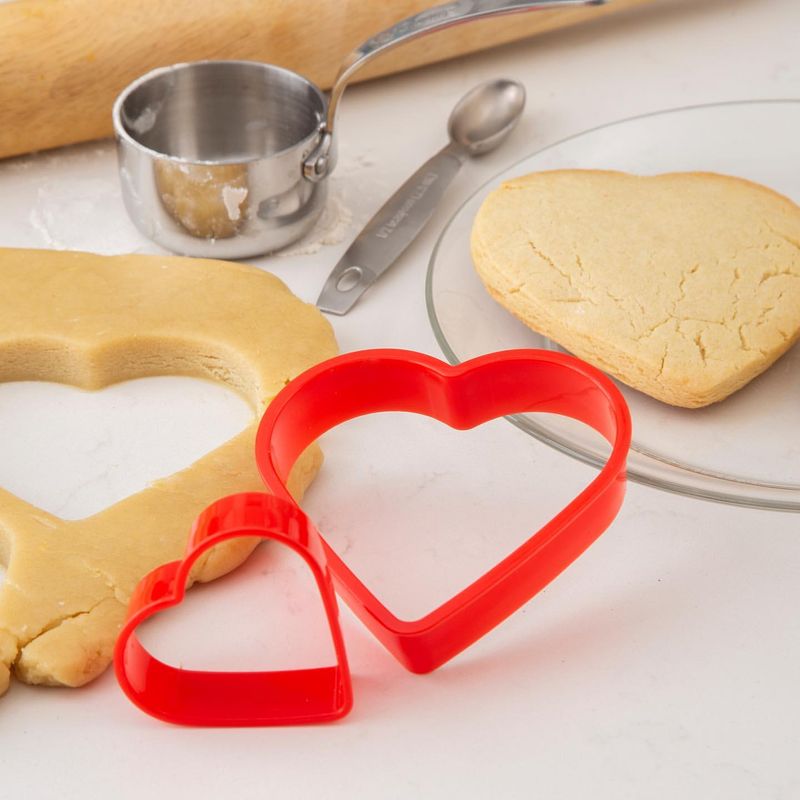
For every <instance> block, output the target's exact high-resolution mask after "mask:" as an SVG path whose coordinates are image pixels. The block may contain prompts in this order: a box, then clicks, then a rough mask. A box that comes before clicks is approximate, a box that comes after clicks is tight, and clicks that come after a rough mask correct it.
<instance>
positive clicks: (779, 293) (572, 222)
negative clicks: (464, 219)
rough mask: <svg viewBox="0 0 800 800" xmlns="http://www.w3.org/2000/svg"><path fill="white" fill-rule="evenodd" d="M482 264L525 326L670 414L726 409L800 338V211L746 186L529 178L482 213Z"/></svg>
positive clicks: (721, 181)
mask: <svg viewBox="0 0 800 800" xmlns="http://www.w3.org/2000/svg"><path fill="white" fill-rule="evenodd" d="M472 255H473V260H474V262H475V267H476V269H477V271H478V274H479V276H480V278H481V280H482V281H483V282H484V284H485V285H486V288H487V289H488V290H489V292H490V293H491V295H492V296H493V297H494V298H495V299H496V300H497V301H498V302H499V303H501V304H502V305H503V306H504V307H505V308H507V309H508V310H509V311H511V312H512V313H513V314H514V315H516V316H517V317H519V319H521V320H522V321H523V322H524V323H525V324H526V325H528V326H529V327H531V328H533V329H534V330H536V331H538V332H540V333H542V334H544V335H545V336H548V337H549V338H551V339H553V340H554V341H556V342H558V343H559V344H561V345H562V346H563V347H565V348H566V349H567V350H569V351H571V352H572V353H574V354H575V355H577V356H579V357H581V358H583V359H585V360H586V361H588V362H590V363H592V364H594V365H595V366H598V367H600V368H601V369H603V370H605V371H607V372H609V373H610V374H612V375H614V376H615V377H617V378H619V379H620V380H621V381H623V382H625V383H627V384H628V385H629V386H632V387H634V388H635V389H639V390H640V391H643V392H646V393H647V394H649V395H652V396H653V397H655V398H657V399H659V400H663V401H664V402H666V403H671V404H673V405H677V406H686V407H689V408H694V407H698V406H704V405H708V404H709V403H714V402H717V401H719V400H722V399H723V398H725V397H727V396H728V395H729V394H731V393H732V392H735V391H736V390H737V389H739V388H741V387H742V386H744V385H745V384H746V383H747V382H748V381H750V380H752V379H753V378H755V377H756V376H757V375H759V374H760V373H761V372H763V371H764V370H765V369H767V367H769V366H770V364H772V363H773V362H774V361H775V360H776V359H777V358H779V357H780V356H781V355H782V354H783V353H784V352H786V350H788V349H789V348H790V347H791V346H792V345H793V344H794V343H795V342H796V341H797V340H798V338H799V337H800V208H798V206H797V205H795V204H794V203H793V202H792V201H791V200H789V199H787V198H786V197H783V196H781V195H779V194H777V193H776V192H774V191H772V190H770V189H768V188H766V187H764V186H760V185H758V184H755V183H751V182H749V181H746V180H743V179H741V178H733V177H729V176H725V175H717V174H712V173H703V172H693V173H688V172H687V173H670V174H665V175H656V176H652V177H640V176H636V175H629V174H625V173H622V172H604V171H595V170H555V171H552V172H538V173H533V174H531V175H525V176H523V177H520V178H516V179H514V180H511V181H508V182H506V183H504V184H503V185H502V186H500V187H499V188H497V189H495V190H494V191H493V192H492V193H491V194H490V195H489V196H488V197H487V198H486V200H485V201H484V203H483V205H482V206H481V208H480V210H479V211H478V214H477V216H476V218H475V223H474V225H473V229H472Z"/></svg>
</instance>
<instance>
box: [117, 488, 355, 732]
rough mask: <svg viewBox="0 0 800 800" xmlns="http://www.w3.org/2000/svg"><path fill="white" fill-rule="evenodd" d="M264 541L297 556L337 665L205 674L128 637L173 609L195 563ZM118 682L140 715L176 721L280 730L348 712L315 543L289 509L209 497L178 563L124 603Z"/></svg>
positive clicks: (332, 609)
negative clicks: (224, 547)
mask: <svg viewBox="0 0 800 800" xmlns="http://www.w3.org/2000/svg"><path fill="white" fill-rule="evenodd" d="M241 537H258V538H260V539H271V540H273V541H275V542H279V543H281V544H283V545H285V546H287V547H291V548H292V549H293V550H294V551H295V552H297V553H298V554H299V555H300V556H301V557H302V558H303V560H304V561H305V562H306V564H307V565H308V567H309V569H310V570H311V572H312V574H313V576H314V580H315V581H316V585H317V588H318V589H319V592H320V595H321V597H322V603H323V608H324V609H325V615H326V617H327V619H328V625H329V627H330V631H331V636H332V639H333V646H334V651H335V653H336V658H337V663H336V665H334V666H330V667H314V668H311V669H295V670H274V671H257V672H211V671H204V670H187V669H179V668H176V667H172V666H170V665H168V664H165V663H163V662H162V661H159V660H158V659H156V658H154V657H153V656H152V655H150V653H149V652H148V651H147V650H145V648H144V647H143V646H142V644H141V642H140V641H139V639H138V637H137V636H136V628H137V627H138V626H139V625H140V624H141V623H142V622H144V621H145V620H146V619H148V618H150V617H152V616H153V615H154V614H158V613H159V612H162V611H164V610H166V609H168V608H170V607H172V606H175V605H178V604H179V603H180V602H181V601H182V600H183V597H184V594H185V593H186V585H187V582H188V581H190V580H191V578H190V575H191V571H192V568H193V566H194V565H195V563H196V562H197V561H198V559H199V558H201V556H203V554H205V553H208V552H209V551H210V550H211V549H212V548H214V547H216V546H218V545H220V544H222V543H223V542H227V541H229V540H231V539H236V538H241ZM114 664H115V669H116V673H117V679H118V680H119V683H120V686H121V687H122V689H123V690H124V691H125V693H126V694H127V695H128V697H129V698H130V699H131V700H132V701H133V702H134V703H135V704H136V705H138V706H139V707H140V708H141V709H143V710H144V711H146V712H147V713H148V714H152V715H153V716H155V717H158V718H159V719H162V720H165V721H167V722H176V723H182V724H184V725H215V726H234V725H239V726H243V725H282V724H298V723H304V722H323V721H327V720H333V719H337V718H339V717H341V716H344V715H345V714H347V712H348V711H349V710H350V708H351V706H352V688H351V682H350V670H349V667H348V663H347V654H346V652H345V648H344V640H343V638H342V632H341V628H340V627H339V609H338V606H337V603H336V594H335V592H334V589H333V583H332V581H331V577H330V573H329V571H328V568H327V563H326V555H325V548H324V547H323V544H322V540H321V538H320V536H319V534H318V533H317V531H316V530H315V529H314V527H313V526H312V525H311V523H310V522H309V521H308V518H307V517H306V516H305V514H303V512H302V511H300V510H299V509H298V508H297V506H296V505H295V504H294V503H288V502H286V501H284V500H281V499H279V498H276V497H272V496H270V495H265V494H260V493H257V492H245V493H241V494H236V495H231V496H229V497H224V498H222V499H220V500H217V501H216V502H215V503H213V504H212V505H211V506H209V507H208V508H207V509H206V510H205V511H203V513H202V514H200V516H199V517H198V518H197V520H196V522H195V524H194V526H193V527H192V532H191V534H190V536H189V541H188V544H187V548H186V554H185V555H184V557H183V558H182V559H181V560H179V561H171V562H168V563H166V564H162V565H161V566H159V567H156V569H154V570H153V571H152V572H150V573H149V574H148V575H146V576H145V577H144V578H143V579H142V581H141V582H140V583H139V585H138V586H137V588H136V590H135V592H134V593H133V595H132V597H131V603H130V612H129V616H128V619H127V620H126V622H125V624H124V625H123V627H122V630H121V631H120V634H119V637H118V638H117V643H116V646H115V651H114Z"/></svg>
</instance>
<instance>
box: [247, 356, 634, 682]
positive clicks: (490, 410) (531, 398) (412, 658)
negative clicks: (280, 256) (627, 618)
mask: <svg viewBox="0 0 800 800" xmlns="http://www.w3.org/2000/svg"><path fill="white" fill-rule="evenodd" d="M379 411H408V412H412V413H416V414H424V415H426V416H429V417H433V418H435V419H438V420H439V421H440V422H443V423H445V424H447V425H449V426H450V427H451V428H456V429H458V430H466V429H469V428H474V427H475V426H477V425H480V424H481V423H483V422H488V421H489V420H491V419H494V418H496V417H501V416H508V415H510V414H519V413H527V412H547V413H551V414H562V415H564V416H567V417H572V418H574V419H577V420H579V421H581V422H584V423H586V424H587V425H589V426H591V427H592V428H594V429H595V430H596V431H598V432H599V433H600V434H602V435H603V436H604V437H605V438H606V439H607V440H608V442H609V443H610V444H611V447H612V449H611V454H610V456H609V458H608V461H607V462H606V464H605V466H604V467H603V468H602V470H601V471H600V473H599V474H598V475H597V476H596V477H595V478H594V480H593V481H592V482H591V483H590V484H589V485H588V486H587V487H586V488H585V489H584V490H583V491H582V492H581V493H580V494H579V495H578V496H577V497H576V498H575V499H574V500H573V501H572V502H571V503H569V505H567V506H566V507H565V508H564V509H563V510H562V511H560V512H559V513H558V514H556V516H555V517H553V519H551V520H550V522H548V523H547V524H546V525H545V526H544V527H543V528H541V529H540V530H539V531H538V532H537V533H535V534H534V535H533V536H531V538H530V539H528V540H527V541H526V542H525V543H524V544H523V545H521V546H520V547H518V548H517V549H516V550H514V552H512V553H511V554H510V555H509V556H507V557H506V558H504V559H503V560H502V561H501V562H500V563H499V564H497V565H496V566H495V567H493V568H492V569H490V570H489V571H488V572H486V573H485V574H484V575H482V576H481V577H480V578H478V580H476V581H475V582H474V583H472V584H471V585H469V586H468V587H467V588H466V589H464V590H462V591H460V592H459V593H458V594H456V595H455V596H454V597H452V598H451V599H450V600H448V601H447V602H445V603H443V604H442V605H441V606H439V607H438V608H437V609H435V610H434V611H432V612H431V613H429V614H426V615H425V616H424V617H422V618H420V619H417V620H413V621H408V620H401V619H398V618H397V617H396V616H395V615H394V614H392V612H391V611H389V609H388V608H386V606H384V605H383V604H382V603H381V602H380V601H379V600H378V598H377V597H375V595H374V594H373V593H372V592H370V591H369V589H367V587H366V586H365V585H364V584H363V583H362V582H361V581H360V580H359V579H358V578H357V577H356V576H355V575H354V574H353V572H352V571H351V570H350V569H349V568H348V567H347V565H346V564H345V563H344V561H342V559H341V558H340V557H339V556H338V555H337V554H336V553H335V552H334V551H333V550H332V549H331V548H330V547H329V546H328V545H327V543H326V542H325V541H324V539H323V546H324V548H325V553H326V556H327V559H328V566H329V567H330V570H331V573H332V574H333V579H334V584H335V586H336V589H337V592H338V594H339V595H340V597H341V598H342V599H343V600H344V601H345V602H346V603H347V605H348V606H350V608H351V609H352V610H353V612H354V613H355V614H356V615H357V616H358V617H359V618H360V619H361V621H362V622H363V623H364V624H365V625H366V626H367V627H368V628H369V630H370V631H372V633H373V634H374V635H375V636H376V637H377V638H378V639H379V640H380V641H381V642H382V643H383V645H384V646H385V647H386V648H387V649H388V650H389V651H390V652H391V653H393V654H394V656H395V657H396V658H397V659H398V660H399V661H400V662H401V663H402V664H403V665H404V666H405V667H406V668H407V669H409V670H411V671H412V672H430V671H431V670H434V669H436V668H437V667H439V666H441V665H442V664H443V663H444V662H446V661H448V660H449V659H451V658H452V657H453V656H455V655H457V654H458V653H460V652H461V651H462V650H464V649H465V648H466V647H468V646H469V645H471V644H472V643H473V642H475V641H476V640H477V639H479V638H480V637H481V636H483V635H484V634H485V633H487V632H488V631H490V630H491V629H492V628H494V627H495V626H496V625H497V624H498V623H500V622H502V621H503V620H504V619H505V618H506V617H507V616H509V615H510V614H511V613H513V612H514V611H516V610H517V609H518V608H519V607H520V606H521V605H523V604H524V603H525V602H527V601H528V600H530V599H531V597H533V596H534V595H535V594H536V593H537V592H538V591H539V590H541V589H542V588H544V587H545V586H546V585H547V584H548V583H550V581H551V580H553V578H555V577H556V576H557V575H558V574H559V573H560V572H561V571H562V570H563V569H565V568H566V567H567V566H569V564H571V563H572V562H573V561H574V560H575V559H576V558H577V557H578V556H579V555H580V554H581V553H582V552H583V551H584V550H585V549H586V548H587V547H588V546H589V545H590V544H591V543H592V542H593V541H594V540H595V539H596V538H597V537H598V536H599V535H600V534H601V533H602V532H603V531H604V530H605V529H606V528H607V527H608V525H609V524H610V523H611V521H612V520H613V519H614V517H615V516H616V514H617V511H618V510H619V508H620V505H621V504H622V499H623V497H624V494H625V460H626V457H627V454H628V450H629V448H630V440H631V421H630V414H629V413H628V407H627V405H626V403H625V400H624V398H623V397H622V394H621V393H620V391H619V390H618V389H617V387H616V386H615V385H614V384H613V383H612V382H611V380H609V379H608V378H607V377H606V376H605V375H603V374H602V373H601V372H599V371H598V370H596V369H595V368H594V367H591V366H590V365H588V364H586V363H584V362H582V361H579V360H578V359H576V358H574V357H572V356H568V355H564V354H561V353H555V352H550V351H545V350H509V351H505V352H499V353H492V354H490V355H485V356H481V357H479V358H475V359H472V360H471V361H466V362H464V363H463V364H460V365H458V366H451V365H449V364H445V363H444V362H442V361H439V360H438V359H435V358H432V357H431V356H427V355H423V354H421V353H416V352H413V351H408V350H364V351H361V352H355V353H349V354H347V355H343V356H339V357H337V358H333V359H330V360H328V361H325V362H324V363H322V364H318V365H317V366H315V367H312V368H311V369H309V370H308V371H307V372H304V373H303V374H302V375H300V376H299V377H297V378H296V379H295V380H293V381H292V382H291V383H289V384H288V385H287V386H286V388H285V389H283V390H282V391H281V392H280V393H279V394H278V395H277V397H276V398H275V400H274V401H273V402H272V403H271V404H270V406H269V408H268V409H267V411H266V413H265V414H264V417H263V419H262V420H261V425H260V426H259V429H258V433H257V434H256V462H257V463H258V468H259V470H260V472H261V476H262V478H263V479H264V482H265V483H266V485H267V487H268V488H269V489H270V490H271V491H272V492H273V493H274V494H275V495H276V496H277V497H282V498H283V499H285V500H287V501H288V502H293V501H292V498H291V496H290V495H289V492H288V490H287V488H286V481H287V477H288V475H289V472H290V470H291V468H292V466H293V465H294V463H295V461H296V460H297V458H298V457H299V456H300V454H301V453H302V452H303V450H304V449H305V448H306V447H307V446H308V445H309V444H311V442H313V441H314V440H315V439H317V437H319V436H321V435H322V434H323V433H325V431H327V430H329V429H330V428H333V427H335V426H336V425H339V424H340V423H342V422H346V421H347V420H349V419H353V418H354V417H359V416H363V415H365V414H374V413H377V412H379Z"/></svg>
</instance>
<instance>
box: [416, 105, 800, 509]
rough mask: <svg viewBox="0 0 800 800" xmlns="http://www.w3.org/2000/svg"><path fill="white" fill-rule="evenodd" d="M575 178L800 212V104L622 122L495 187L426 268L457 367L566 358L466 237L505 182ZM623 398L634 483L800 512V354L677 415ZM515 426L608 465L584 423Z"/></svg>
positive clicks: (446, 236) (476, 198)
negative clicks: (611, 178)
mask: <svg viewBox="0 0 800 800" xmlns="http://www.w3.org/2000/svg"><path fill="white" fill-rule="evenodd" d="M568 167H571V168H587V169H590V168H596V169H619V170H625V171H627V172H634V173H639V174H655V173H659V172H672V171H686V170H703V171H712V172H722V173H726V174H729V175H739V176H742V177H744V178H749V179H751V180H754V181H757V182H759V183H763V184H765V185H766V186H769V187H771V188H773V189H775V190H777V191H778V192H780V193H782V194H785V195H787V196H788V197H791V198H792V199H793V200H795V202H800V101H797V100H771V101H751V102H736V103H721V104H715V105H707V106H697V107H691V108H682V109H675V110H670V111H663V112H658V113H655V114H648V115H646V116H642V117H635V118H632V119H627V120H622V121H620V122H615V123H612V124H610V125H604V126H602V127H600V128H595V129H593V130H590V131H586V132H585V133H581V134H578V135H576V136H572V137H570V138H568V139H565V140H564V141H561V142H558V143H557V144H554V145H551V146H550V147H547V148H545V149H544V150H540V151H539V152H537V153H534V154H533V155H531V156H529V157H528V158H525V159H524V160H522V161H520V162H519V163H517V164H516V165H514V166H513V167H511V168H510V169H508V170H506V171H504V172H503V173H501V174H500V175H497V176H496V177H495V178H493V179H492V180H490V181H489V182H488V183H487V184H486V185H484V186H483V187H482V188H481V189H479V190H478V192H476V194H474V195H473V196H472V197H471V198H470V199H469V200H467V202H466V203H464V205H463V206H461V208H460V209H459V210H458V211H457V212H456V214H455V216H454V217H453V219H452V220H450V222H449V223H448V225H447V227H446V228H445V230H444V231H443V232H442V235H441V237H440V238H439V241H438V242H437V244H436V247H435V249H434V251H433V255H432V256H431V261H430V265H429V267H428V277H427V286H426V299H427V304H428V314H429V316H430V320H431V324H432V325H433V330H434V333H435V334H436V338H437V339H438V341H439V344H440V345H441V347H442V349H443V350H444V353H445V355H446V357H447V358H448V359H449V360H450V362H451V363H458V362H460V361H464V360H466V359H469V358H472V357H474V356H477V355H480V354H482V353H488V352H491V351H495V350H507V349H511V348H517V347H540V348H547V349H555V350H557V349H560V348H559V347H558V345H556V344H554V343H553V342H551V341H550V340H549V339H546V338H545V337H543V336H541V335H539V334H537V333H535V332H533V331H531V330H529V329H528V328H527V327H525V326H524V325H523V324H522V323H520V322H518V321H517V320H516V319H515V318H513V317H512V316H511V315H510V314H509V313H508V312H506V311H505V310H504V309H503V308H502V307H501V306H500V305H498V304H497V303H496V302H495V301H493V300H492V299H491V298H490V297H489V295H488V293H487V292H486V290H485V289H484V287H483V285H482V284H481V282H480V280H479V279H478V277H477V275H476V274H475V271H474V269H473V266H472V259H471V258H470V252H469V235H470V229H471V227H472V220H473V219H474V217H475V214H476V212H477V210H478V208H479V206H480V204H481V203H482V202H483V200H484V198H485V197H486V195H487V194H488V193H489V192H490V191H491V190H492V189H494V188H495V187H497V186H498V185H499V184H500V183H501V182H502V181H504V180H508V179H509V178H512V177H515V176H517V175H523V174H525V173H527V172H534V171H537V170H547V169H560V168H568ZM620 388H621V389H622V391H623V393H624V395H625V398H626V400H627V401H628V404H629V405H630V409H631V415H632V418H633V431H634V443H633V448H632V451H631V454H630V458H629V462H628V464H629V469H628V476H629V477H630V478H631V479H632V480H635V481H639V482H641V483H645V484H648V485H651V486H655V487H658V488H660V489H665V490H668V491H673V492H679V493H681V494H686V495H692V496H695V497H702V498H705V499H708V500H716V501H719V502H724V503H734V504H738V505H747V506H756V507H760V508H772V509H780V510H791V511H800V345H798V346H797V347H795V348H793V349H792V350H791V351H790V352H789V353H787V354H786V355H784V356H783V358H781V359H780V360H779V361H778V362H776V363H775V364H774V365H773V366H772V367H770V369H768V370H767V371H766V372H765V373H764V374H763V375H762V376H760V377H759V378H757V379H756V380H754V381H752V382H751V383H750V384H748V385H747V386H746V387H745V388H744V389H742V390H740V391H739V392H737V393H736V394H734V395H732V396H731V397H729V398H728V399H726V400H724V401H723V402H721V403H717V404H715V405H712V406H709V407H707V408H703V409H693V410H689V409H679V408H674V407H672V406H668V405H665V404H663V403H660V402H659V401H657V400H653V399H652V398H650V397H647V396H646V395H644V394H641V393H640V392H637V391H635V390H633V389H630V388H628V387H626V386H622V385H620ZM510 420H511V421H512V422H513V423H514V424H515V425H517V426H518V427H520V428H521V429H522V430H524V431H526V432H527V433H529V434H531V435H533V436H535V437H537V438H538V439H541V440H542V441H543V442H546V443H547V444H549V445H552V446H553V447H556V448H557V449H559V450H562V451H564V452H565V453H568V454H570V455H572V456H574V457H576V458H579V459H581V460H582V461H586V462H589V463H591V464H595V465H597V464H600V463H602V462H603V460H604V458H605V455H606V452H607V446H606V445H605V442H603V441H602V440H600V437H599V436H597V435H596V434H594V432H592V431H590V430H588V429H586V427H585V426H582V425H580V424H579V423H575V422H573V421H571V420H567V419H564V418H562V417H557V416H554V415H536V416H533V415H519V416H515V417H511V418H510Z"/></svg>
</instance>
